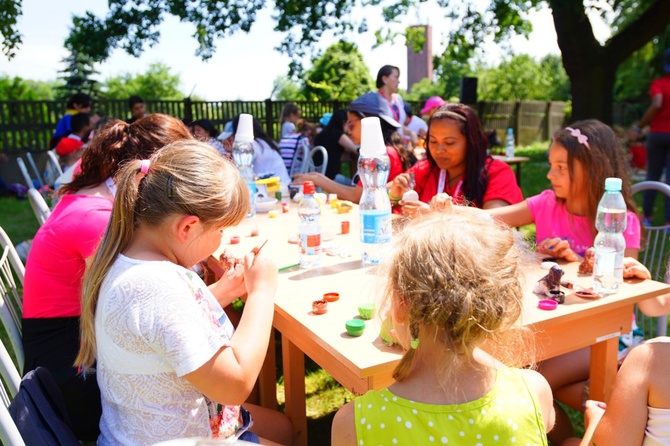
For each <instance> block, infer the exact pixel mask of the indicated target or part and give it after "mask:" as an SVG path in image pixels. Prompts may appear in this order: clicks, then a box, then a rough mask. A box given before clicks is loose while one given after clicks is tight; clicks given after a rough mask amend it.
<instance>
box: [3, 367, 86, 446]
mask: <svg viewBox="0 0 670 446" xmlns="http://www.w3.org/2000/svg"><path fill="white" fill-rule="evenodd" d="M9 413H10V415H11V416H12V419H13V420H14V423H15V424H16V427H17V428H18V430H19V432H20V433H21V437H23V441H25V443H26V446H33V445H34V446H79V441H78V440H77V437H75V435H74V433H73V432H72V427H71V426H70V420H69V418H68V415H67V412H66V411H65V402H64V401H63V396H62V395H61V393H60V389H59V388H58V385H57V384H56V382H55V381H54V379H53V377H52V376H51V373H49V370H47V369H46V368H44V367H37V368H36V369H35V370H31V371H30V372H28V373H27V374H26V375H25V376H24V377H23V379H22V380H21V386H20V387H19V392H18V393H17V394H16V397H14V400H12V402H11V404H10V405H9Z"/></svg>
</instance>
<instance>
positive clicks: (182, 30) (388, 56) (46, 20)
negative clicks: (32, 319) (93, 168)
mask: <svg viewBox="0 0 670 446" xmlns="http://www.w3.org/2000/svg"><path fill="white" fill-rule="evenodd" d="M479 1H480V2H482V3H486V0H479ZM270 6H271V5H270ZM107 10H108V7H107V1H106V0H60V1H54V0H23V15H22V16H21V17H20V18H19V30H20V32H21V33H22V34H23V45H22V46H21V47H20V48H19V50H18V52H17V55H16V56H15V57H14V58H13V59H12V60H11V61H7V59H6V58H5V57H4V56H2V55H0V74H4V75H8V76H20V77H22V78H25V79H33V80H53V79H56V78H57V77H58V70H60V69H62V68H63V64H62V63H61V62H60V61H61V59H63V58H64V57H66V56H67V51H66V50H65V49H64V47H63V42H64V41H65V38H66V37H67V35H68V32H69V31H68V29H69V27H70V26H71V23H72V16H73V15H83V14H84V13H85V11H92V12H93V13H95V14H96V15H98V16H102V15H103V14H105V13H106V11H107ZM370 11H371V9H370V8H368V9H366V10H365V11H357V13H363V14H365V15H366V16H367V17H368V27H369V29H371V30H374V29H376V28H378V27H380V26H381V24H382V18H381V14H370V13H369V12H370ZM272 13H273V9H272V8H271V7H269V6H268V7H266V8H264V9H263V10H262V11H261V12H259V13H258V15H257V19H256V22H255V23H254V25H253V26H252V28H251V31H250V32H249V33H248V34H245V33H237V34H235V35H234V36H232V37H226V38H224V39H219V40H218V41H217V50H216V53H215V54H214V56H213V57H212V58H211V59H210V60H208V61H202V60H201V59H200V58H198V57H197V56H195V50H196V47H197V44H196V41H195V39H194V38H193V37H192V35H193V31H194V27H193V26H192V25H190V24H188V23H180V22H179V21H178V19H176V18H174V17H173V16H169V15H168V16H166V19H165V20H164V22H163V24H162V25H161V27H160V32H161V37H160V43H159V44H157V45H155V46H154V47H152V48H146V49H145V51H144V52H143V53H142V55H141V57H139V58H134V57H131V56H129V55H128V54H126V53H125V52H123V51H122V50H118V49H117V50H114V52H113V53H112V55H111V57H110V58H109V59H108V60H107V61H105V62H103V63H102V64H98V65H97V66H96V68H97V69H98V71H100V73H101V74H100V76H99V78H98V80H104V79H106V78H108V77H111V76H117V75H120V74H124V73H143V72H145V71H146V69H147V68H148V67H149V65H150V64H151V63H154V62H162V63H164V64H166V65H168V66H169V67H170V68H171V72H172V73H173V74H179V75H180V77H181V81H182V83H181V86H180V90H181V91H182V92H184V93H185V94H189V93H191V92H193V94H195V95H196V96H198V97H202V98H204V99H207V100H237V99H241V100H263V99H266V98H268V97H270V95H271V93H272V85H273V81H274V80H275V79H276V78H277V77H279V76H282V75H286V74H287V72H288V64H289V58H288V56H286V55H282V54H280V53H278V52H277V51H276V50H274V47H275V46H277V45H278V44H279V42H280V41H281V40H282V38H283V35H282V34H279V33H276V32H274V31H272V29H273V27H274V22H273V20H272ZM530 20H531V22H532V24H533V33H532V34H531V36H530V39H528V40H526V39H525V38H523V37H515V38H513V39H512V41H511V47H512V50H513V51H514V53H516V54H530V55H531V56H533V57H536V58H538V59H539V58H541V57H543V56H544V55H546V54H560V51H559V48H558V44H557V43H556V33H555V31H554V24H553V21H552V17H551V12H550V10H548V9H544V10H540V11H538V12H534V13H532V14H531V15H530ZM591 21H592V23H593V26H594V33H595V35H596V37H597V38H598V39H599V40H601V41H602V40H604V39H606V38H607V37H608V34H609V29H608V28H607V26H606V25H604V24H603V23H602V22H601V21H599V20H597V19H594V18H592V20H591ZM426 23H427V24H430V25H432V28H433V51H434V52H435V53H438V52H441V50H443V48H444V44H443V43H442V42H443V40H444V38H443V32H444V31H447V30H449V29H450V28H451V27H452V26H453V24H452V23H451V21H450V20H449V19H447V18H444V17H443V13H442V12H441V11H440V10H439V8H438V7H437V5H436V2H434V1H431V2H427V3H422V4H421V9H420V10H419V11H418V12H416V13H411V14H409V15H408V17H407V18H405V19H404V20H403V23H402V24H401V25H400V27H405V26H408V25H417V24H426ZM399 29H400V28H399ZM345 37H347V36H345ZM348 37H349V39H350V40H352V41H354V42H355V43H356V44H357V45H358V48H359V50H360V51H361V53H362V54H363V59H364V61H365V63H366V65H367V66H368V68H369V69H370V72H371V74H372V76H373V77H375V76H376V73H377V71H378V70H379V68H380V67H381V66H382V65H386V64H390V65H396V66H398V67H399V68H400V72H401V77H400V81H401V85H400V87H401V88H405V89H406V88H407V77H406V72H407V70H406V68H407V60H406V49H405V46H404V38H398V39H397V41H394V42H393V43H386V44H384V45H381V46H380V47H378V48H376V49H372V46H373V44H374V34H373V32H369V33H366V34H361V35H359V34H356V35H353V34H352V35H349V36H348ZM336 41H337V38H335V37H333V36H332V34H330V35H325V36H324V38H323V39H322V41H321V42H319V48H321V49H325V48H327V47H328V46H329V45H331V44H333V43H335V42H336ZM484 53H485V57H486V61H487V63H488V64H489V65H497V62H498V61H500V59H501V58H502V57H503V56H504V53H503V52H502V50H501V49H500V48H498V47H497V45H495V44H494V43H493V42H488V43H487V44H486V45H485V52H484ZM308 65H309V64H307V65H306V67H308Z"/></svg>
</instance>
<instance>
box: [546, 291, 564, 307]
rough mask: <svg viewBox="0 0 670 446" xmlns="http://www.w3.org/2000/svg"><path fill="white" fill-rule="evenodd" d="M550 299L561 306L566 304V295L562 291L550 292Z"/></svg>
mask: <svg viewBox="0 0 670 446" xmlns="http://www.w3.org/2000/svg"><path fill="white" fill-rule="evenodd" d="M549 298H550V299H551V300H555V301H556V303H559V304H562V303H565V293H564V292H563V291H561V290H549Z"/></svg>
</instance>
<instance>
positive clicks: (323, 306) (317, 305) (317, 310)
mask: <svg viewBox="0 0 670 446" xmlns="http://www.w3.org/2000/svg"><path fill="white" fill-rule="evenodd" d="M326 312H328V302H326V301H325V300H315V301H314V302H312V313H314V314H324V313H326Z"/></svg>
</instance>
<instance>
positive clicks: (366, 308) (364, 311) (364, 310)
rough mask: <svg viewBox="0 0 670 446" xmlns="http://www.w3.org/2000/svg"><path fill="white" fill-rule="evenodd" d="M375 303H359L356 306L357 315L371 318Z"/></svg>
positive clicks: (366, 318)
mask: <svg viewBox="0 0 670 446" xmlns="http://www.w3.org/2000/svg"><path fill="white" fill-rule="evenodd" d="M375 310H376V307H375V304H373V303H366V304H361V305H359V306H358V315H359V316H360V317H361V319H365V320H368V319H372V318H373V317H374V315H375Z"/></svg>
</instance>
